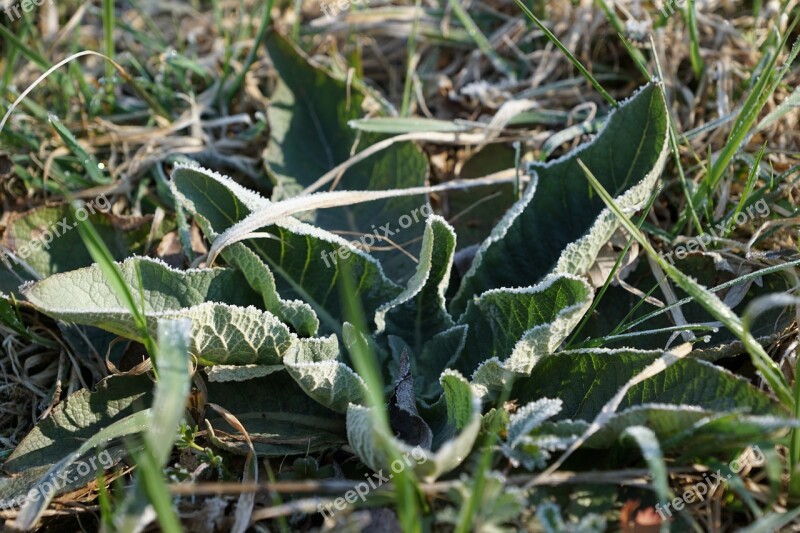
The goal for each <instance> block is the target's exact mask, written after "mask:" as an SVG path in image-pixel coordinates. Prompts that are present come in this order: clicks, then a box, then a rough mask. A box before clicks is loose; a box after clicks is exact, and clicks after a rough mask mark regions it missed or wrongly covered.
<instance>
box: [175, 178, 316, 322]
mask: <svg viewBox="0 0 800 533" xmlns="http://www.w3.org/2000/svg"><path fill="white" fill-rule="evenodd" d="M171 190H172V193H173V194H174V195H175V197H176V198H177V199H178V201H179V202H180V203H181V205H182V206H183V207H184V208H185V209H187V210H188V211H189V212H190V213H191V214H192V216H194V218H195V221H196V222H197V223H198V225H199V226H200V227H201V228H202V230H203V233H204V234H205V235H206V237H207V238H208V239H209V240H213V239H215V238H216V237H217V236H218V235H219V232H221V231H224V230H226V229H228V228H229V227H230V226H232V225H233V224H235V223H236V222H238V221H239V220H241V219H242V218H244V217H245V216H246V215H247V214H248V213H250V210H252V209H257V208H258V207H260V206H262V205H265V204H267V203H268V202H267V200H265V199H264V198H261V197H260V196H259V195H258V194H256V193H254V192H251V191H249V190H247V189H245V188H244V187H242V186H240V185H239V184H237V183H236V182H234V181H233V180H231V179H229V178H226V177H224V176H221V175H220V174H217V173H216V172H211V171H206V170H201V169H192V168H184V167H178V168H176V169H175V171H174V172H173V173H172V182H171ZM254 244H257V243H254ZM222 255H223V257H224V258H225V260H226V261H227V262H228V263H229V264H231V265H232V266H235V267H236V268H238V269H239V270H241V272H242V274H244V276H245V278H247V282H248V283H249V284H250V286H251V287H252V288H253V290H255V291H256V292H258V293H259V294H261V296H262V298H263V299H264V309H265V310H266V311H269V312H271V313H272V314H274V315H275V316H277V317H278V318H280V319H281V320H282V321H283V322H286V323H287V324H290V325H291V326H292V327H293V328H294V330H295V331H296V332H297V333H298V334H299V335H302V336H313V335H316V333H317V330H318V329H319V319H318V318H317V316H316V314H314V310H313V309H312V308H311V306H310V305H308V304H306V303H304V302H301V301H299V300H292V301H287V300H283V299H282V298H281V297H280V295H279V294H278V289H277V287H276V285H275V277H274V276H273V274H272V271H271V270H270V269H269V268H268V267H267V266H266V265H265V264H264V262H263V261H262V260H261V259H260V258H259V257H258V255H257V254H256V253H255V252H254V251H253V250H252V249H250V248H248V247H247V246H245V245H244V244H242V243H235V244H233V245H231V246H230V247H229V248H227V249H226V250H225V251H224V252H223V254H222Z"/></svg>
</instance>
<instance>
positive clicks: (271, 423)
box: [206, 372, 347, 457]
mask: <svg viewBox="0 0 800 533" xmlns="http://www.w3.org/2000/svg"><path fill="white" fill-rule="evenodd" d="M206 386H207V389H208V401H209V402H213V403H215V404H217V405H220V406H222V407H224V408H225V409H227V410H228V411H230V412H231V413H232V414H234V415H235V416H236V418H237V419H238V420H239V421H240V422H241V423H242V425H244V427H245V428H247V431H248V433H249V435H250V438H251V439H252V441H253V446H254V447H255V451H256V454H258V455H259V456H267V457H283V456H285V455H306V454H309V453H315V452H320V451H324V450H327V449H335V448H337V447H339V446H341V445H342V444H345V443H346V442H347V439H346V433H345V420H344V417H343V416H341V415H339V414H337V413H335V412H334V411H331V410H330V409H326V408H325V407H323V406H322V405H320V404H319V403H318V402H317V401H315V400H314V399H312V398H311V397H310V396H308V395H307V394H305V393H304V392H303V390H302V389H301V388H300V386H298V384H297V383H295V382H294V380H292V379H291V378H290V377H289V376H288V375H286V374H285V373H283V372H275V373H272V374H270V375H268V376H264V377H260V378H256V379H249V380H246V381H241V382H233V381H228V382H222V383H217V382H207V384H206ZM207 415H208V418H207V420H208V421H209V423H210V426H211V427H213V430H212V431H211V432H210V435H209V438H210V439H211V440H212V442H214V443H215V445H217V446H219V447H220V448H222V449H223V450H226V451H228V452H231V453H235V454H238V455H247V453H248V451H249V447H248V446H247V444H246V442H245V441H244V440H243V439H242V438H241V437H239V436H238V435H237V431H236V430H235V429H234V428H232V427H231V426H230V425H229V424H228V423H227V422H225V420H224V419H223V418H222V417H220V416H218V415H217V414H216V413H215V412H208V413H207Z"/></svg>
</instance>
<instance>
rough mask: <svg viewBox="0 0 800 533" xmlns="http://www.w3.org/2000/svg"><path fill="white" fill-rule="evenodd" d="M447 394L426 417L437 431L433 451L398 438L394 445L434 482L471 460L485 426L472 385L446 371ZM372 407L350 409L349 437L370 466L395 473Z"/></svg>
mask: <svg viewBox="0 0 800 533" xmlns="http://www.w3.org/2000/svg"><path fill="white" fill-rule="evenodd" d="M440 381H441V385H442V388H443V389H444V395H443V396H442V398H441V400H440V401H439V402H438V405H436V406H433V408H432V409H431V410H429V412H428V413H427V416H426V413H423V418H424V419H425V421H426V422H427V423H428V425H429V426H430V427H431V429H432V430H433V432H434V435H433V437H434V438H433V448H434V449H433V450H424V449H423V448H420V447H412V446H410V445H408V444H406V443H404V442H402V441H400V440H398V439H396V438H394V437H388V438H390V439H391V441H392V446H393V447H394V448H395V449H396V450H399V451H400V453H401V454H402V456H403V458H405V460H406V465H405V466H404V468H411V469H413V471H414V473H415V475H416V476H418V477H419V478H421V479H422V480H424V481H433V480H435V479H436V478H438V477H440V476H441V475H443V474H445V473H447V472H449V471H451V470H453V469H454V468H456V467H457V466H458V465H459V464H461V463H462V462H463V461H464V459H466V458H467V456H468V455H469V453H470V451H471V450H472V446H473V444H474V443H475V439H476V438H477V436H478V431H479V430H480V426H481V416H480V403H479V402H478V399H477V398H476V397H475V395H474V394H473V392H472V390H471V387H470V385H469V382H467V380H466V379H464V378H463V377H461V375H459V374H458V373H457V372H454V371H445V373H444V374H442V377H441V379H440ZM372 420H373V417H372V414H371V413H370V408H367V407H362V406H359V405H350V407H349V408H348V410H347V438H348V441H349V442H350V445H351V446H352V447H353V449H354V450H355V452H356V455H358V457H359V459H361V460H362V461H363V462H364V463H365V464H366V465H367V466H369V467H370V468H372V469H373V470H376V471H377V470H384V471H385V472H391V470H390V469H391V468H392V465H390V464H389V459H388V457H389V456H388V455H387V453H386V447H385V446H382V445H381V442H382V439H385V438H387V437H385V436H384V435H381V434H380V433H379V431H378V429H377V428H376V427H375V425H374V423H373V422H372Z"/></svg>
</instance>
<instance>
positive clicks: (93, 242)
mask: <svg viewBox="0 0 800 533" xmlns="http://www.w3.org/2000/svg"><path fill="white" fill-rule="evenodd" d="M73 207H74V208H76V209H77V208H78V207H80V206H77V207H76V206H75V204H73ZM75 220H76V223H77V227H78V232H79V233H80V235H81V239H82V240H83V243H84V245H85V246H86V249H87V250H88V251H89V254H90V255H91V256H92V259H94V261H95V262H96V263H97V264H98V266H99V267H100V270H101V271H102V272H103V275H104V276H105V277H106V280H108V283H109V284H110V285H111V286H112V287H113V288H114V291H115V292H116V293H117V296H119V297H120V298H121V299H122V301H123V302H124V303H125V306H126V307H127V308H128V310H129V311H130V312H131V315H132V316H133V319H134V321H135V322H136V326H137V327H138V328H139V331H140V333H141V335H142V338H143V339H144V345H145V348H147V352H148V353H149V354H150V357H151V360H152V361H153V368H154V369H156V368H157V367H156V353H157V350H156V343H155V341H154V340H153V337H152V336H151V335H150V333H149V331H148V329H147V319H146V318H145V316H144V314H143V313H142V311H141V308H140V307H139V306H137V305H136V300H135V299H134V297H133V293H132V292H131V288H130V287H128V284H127V283H125V280H124V279H123V278H122V272H121V271H120V270H119V267H118V266H117V264H116V263H115V262H114V257H113V256H112V255H111V252H110V251H109V249H108V247H107V246H106V244H105V242H103V239H102V238H101V237H100V234H99V233H97V229H95V227H94V225H92V223H91V222H90V221H89V219H88V218H87V219H85V220H80V219H79V218H78V217H75Z"/></svg>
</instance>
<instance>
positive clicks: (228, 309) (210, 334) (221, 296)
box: [23, 258, 295, 365]
mask: <svg viewBox="0 0 800 533" xmlns="http://www.w3.org/2000/svg"><path fill="white" fill-rule="evenodd" d="M119 268H120V271H121V273H122V279H123V281H124V283H125V284H127V285H128V286H129V287H133V288H134V289H135V290H134V292H135V293H136V294H137V296H138V295H141V297H142V299H143V302H142V306H143V308H144V309H143V313H144V316H145V318H146V320H147V324H148V331H149V332H150V333H151V335H155V333H156V328H157V323H158V320H159V319H175V318H189V319H191V320H192V338H191V345H190V351H191V353H192V354H193V355H195V356H196V357H197V359H198V361H199V362H200V363H201V364H204V365H209V364H222V363H225V364H234V363H236V364H246V363H259V364H274V363H278V362H280V360H281V359H282V358H283V354H284V353H285V352H286V350H288V349H289V347H290V346H291V344H292V342H293V340H294V339H295V337H294V336H293V335H292V333H291V332H290V331H289V328H288V327H287V326H286V325H284V324H283V323H281V321H280V320H279V319H278V318H277V317H275V316H274V315H272V314H271V313H268V312H265V311H260V310H258V309H256V308H255V307H253V304H254V303H258V297H257V296H256V295H255V293H253V292H252V291H251V290H250V288H249V287H248V286H247V283H246V282H245V281H244V279H243V278H242V274H241V273H239V272H237V271H234V270H227V269H219V268H217V269H201V270H187V271H180V270H174V269H172V268H170V267H169V266H167V265H166V264H164V263H161V262H160V261H157V260H153V259H147V258H131V259H128V260H126V261H125V262H123V263H121V264H119ZM140 283H141V285H140ZM23 293H24V295H25V297H26V298H27V299H28V301H29V302H30V303H31V304H32V305H33V306H34V307H35V308H36V309H38V310H39V311H41V312H43V313H44V314H46V315H49V316H52V317H54V318H58V319H59V320H63V321H65V322H75V323H78V324H83V325H88V326H96V327H99V328H102V329H105V330H108V331H111V332H113V333H116V334H117V335H121V336H123V337H126V338H129V339H134V340H137V341H140V342H141V341H142V338H141V332H140V330H139V329H138V327H137V325H136V322H135V320H134V317H133V316H132V314H131V313H130V311H129V310H128V308H127V307H126V306H125V305H124V302H122V301H120V298H119V296H118V295H117V293H116V292H115V291H114V290H113V288H112V286H111V285H110V284H109V282H108V281H107V279H106V277H105V276H104V275H103V272H102V271H101V269H100V268H99V267H98V266H96V265H95V266H92V267H89V268H84V269H80V270H76V271H73V272H68V273H65V274H56V275H54V276H50V277H49V278H47V279H44V280H42V281H40V282H37V283H34V284H32V285H29V286H26V287H24V289H23Z"/></svg>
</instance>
